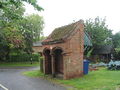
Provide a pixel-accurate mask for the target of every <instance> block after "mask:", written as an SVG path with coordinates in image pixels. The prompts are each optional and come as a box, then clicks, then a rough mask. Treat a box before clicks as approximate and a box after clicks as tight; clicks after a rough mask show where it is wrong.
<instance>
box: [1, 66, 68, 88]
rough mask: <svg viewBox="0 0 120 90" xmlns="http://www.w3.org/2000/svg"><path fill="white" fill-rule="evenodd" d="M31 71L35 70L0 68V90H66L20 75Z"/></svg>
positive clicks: (45, 81) (47, 82) (38, 79)
mask: <svg viewBox="0 0 120 90" xmlns="http://www.w3.org/2000/svg"><path fill="white" fill-rule="evenodd" d="M33 69H36V68H25V67H22V68H19V67H18V68H16V69H14V68H9V67H7V68H5V67H0V90H7V89H8V90H66V88H65V87H62V86H59V85H57V84H53V83H51V82H50V81H47V80H44V79H41V78H30V77H26V76H24V75H22V74H21V73H22V72H23V71H27V70H33ZM3 88H4V89H3ZM5 88H6V89H5Z"/></svg>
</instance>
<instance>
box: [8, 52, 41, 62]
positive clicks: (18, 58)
mask: <svg viewBox="0 0 120 90" xmlns="http://www.w3.org/2000/svg"><path fill="white" fill-rule="evenodd" d="M39 57H40V56H39V54H32V55H29V54H26V53H24V54H18V55H10V59H9V60H8V62H30V61H31V58H32V62H35V61H36V62H38V61H39Z"/></svg>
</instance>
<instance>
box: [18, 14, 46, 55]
mask: <svg viewBox="0 0 120 90" xmlns="http://www.w3.org/2000/svg"><path fill="white" fill-rule="evenodd" d="M20 26H21V29H20V30H21V33H22V34H23V36H24V39H25V45H26V49H25V51H27V53H31V52H32V45H33V42H35V41H38V40H40V39H41V38H43V26H44V21H43V17H41V16H39V15H37V14H33V15H30V16H26V17H25V18H24V19H22V20H21V21H20Z"/></svg>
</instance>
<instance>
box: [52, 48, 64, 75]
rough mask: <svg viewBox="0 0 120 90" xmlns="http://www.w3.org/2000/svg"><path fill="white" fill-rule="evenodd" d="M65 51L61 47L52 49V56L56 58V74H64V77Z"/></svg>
mask: <svg viewBox="0 0 120 90" xmlns="http://www.w3.org/2000/svg"><path fill="white" fill-rule="evenodd" d="M62 53H63V49H62V48H61V47H54V48H53V49H52V54H53V57H54V65H55V67H54V69H55V74H56V75H58V74H62V75H63V55H62Z"/></svg>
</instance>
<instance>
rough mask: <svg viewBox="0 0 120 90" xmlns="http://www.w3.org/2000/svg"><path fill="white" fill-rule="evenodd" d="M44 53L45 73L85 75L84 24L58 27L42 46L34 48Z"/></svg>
mask: <svg viewBox="0 0 120 90" xmlns="http://www.w3.org/2000/svg"><path fill="white" fill-rule="evenodd" d="M33 49H34V50H37V51H39V52H42V53H43V56H44V59H45V60H44V62H43V65H44V73H45V74H51V75H52V76H53V77H62V78H63V79H70V78H75V77H80V76H82V75H83V54H84V24H83V21H82V20H80V21H78V22H75V23H72V24H69V25H66V26H62V27H59V28H56V29H55V30H54V31H53V32H52V33H51V34H50V35H49V36H48V37H47V38H46V39H45V40H44V41H42V46H40V47H37V46H35V47H34V48H33Z"/></svg>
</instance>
